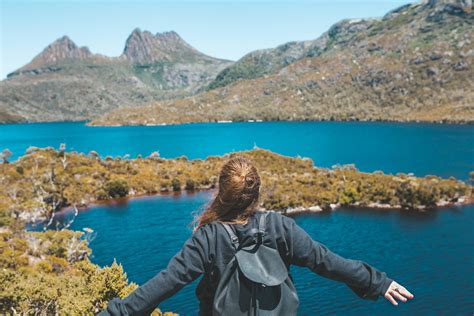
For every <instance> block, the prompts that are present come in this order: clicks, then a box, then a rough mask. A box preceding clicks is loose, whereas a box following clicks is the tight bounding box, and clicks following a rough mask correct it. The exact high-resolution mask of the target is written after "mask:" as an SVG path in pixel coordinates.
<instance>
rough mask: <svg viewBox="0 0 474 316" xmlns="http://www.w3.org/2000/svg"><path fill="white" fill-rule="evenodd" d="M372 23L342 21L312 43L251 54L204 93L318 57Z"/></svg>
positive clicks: (370, 21) (226, 70)
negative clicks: (328, 48) (329, 45)
mask: <svg viewBox="0 0 474 316" xmlns="http://www.w3.org/2000/svg"><path fill="white" fill-rule="evenodd" d="M372 24H373V21H372V20H343V21H341V22H339V23H337V24H335V25H333V26H332V27H331V28H330V29H329V30H328V31H327V32H325V33H324V34H323V35H321V36H320V37H319V38H317V39H315V40H312V41H300V42H289V43H285V44H283V45H280V46H278V47H276V48H269V49H262V50H257V51H253V52H250V53H248V54H247V55H245V56H244V57H242V58H241V59H239V60H238V61H237V62H235V63H234V64H232V65H230V66H229V67H227V68H225V69H224V70H222V71H221V72H220V73H219V74H218V75H217V77H216V79H214V80H213V81H212V82H211V83H210V84H209V86H208V87H207V90H212V89H215V88H219V87H224V86H227V85H229V84H231V83H233V82H235V81H239V80H248V79H256V78H259V77H263V76H265V75H269V74H274V73H276V72H278V71H279V70H281V69H282V68H284V67H286V66H288V65H290V64H292V63H294V62H295V61H298V60H301V59H303V58H306V57H316V56H319V55H321V54H322V53H323V52H324V50H325V48H326V47H327V46H328V44H329V43H330V41H338V42H342V41H343V40H344V39H347V38H349V37H350V36H351V35H352V34H353V33H355V32H358V31H360V30H362V29H367V28H368V27H370V26H371V25H372Z"/></svg>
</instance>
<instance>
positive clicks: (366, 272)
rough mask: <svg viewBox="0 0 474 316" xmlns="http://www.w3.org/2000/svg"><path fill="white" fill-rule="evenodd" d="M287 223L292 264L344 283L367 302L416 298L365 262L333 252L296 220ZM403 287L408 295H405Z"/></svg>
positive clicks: (393, 301)
mask: <svg viewBox="0 0 474 316" xmlns="http://www.w3.org/2000/svg"><path fill="white" fill-rule="evenodd" d="M285 222H286V223H285V225H286V226H287V227H286V231H287V234H288V236H287V241H288V242H289V243H290V245H289V246H290V247H289V249H290V261H291V263H293V264H295V265H298V266H305V267H308V268H310V269H311V270H312V271H313V272H315V273H317V274H319V275H321V276H324V277H326V278H329V279H332V280H336V281H340V282H344V283H345V284H347V285H348V286H349V287H350V288H351V289H352V290H353V291H354V292H355V293H356V294H357V295H358V296H359V297H361V298H364V299H374V300H375V299H377V298H378V297H379V296H384V297H385V298H387V299H388V300H389V301H391V302H392V303H396V301H395V300H396V299H400V300H402V301H404V299H405V301H406V299H407V298H413V295H411V293H409V292H408V291H406V289H404V288H403V287H402V286H400V285H398V283H396V282H394V281H393V280H391V279H390V278H388V277H387V275H386V274H385V273H384V272H380V271H379V270H377V269H375V268H373V267H372V266H370V265H368V264H367V263H365V262H362V261H359V260H351V259H345V258H343V257H341V256H339V255H337V254H335V253H333V252H331V251H330V250H329V249H328V248H326V247H325V246H324V245H322V244H321V243H319V242H317V241H314V240H313V239H312V238H311V237H310V236H309V235H308V234H307V233H306V232H305V231H304V230H303V229H302V228H301V227H299V226H298V225H296V223H295V222H294V220H292V219H288V220H286V221H285ZM395 284H396V285H395ZM392 285H393V288H395V287H397V286H398V288H400V289H399V290H397V291H396V292H395V293H394V291H393V290H392ZM402 288H403V291H406V293H405V292H402V290H401V289H402ZM402 293H404V294H402Z"/></svg>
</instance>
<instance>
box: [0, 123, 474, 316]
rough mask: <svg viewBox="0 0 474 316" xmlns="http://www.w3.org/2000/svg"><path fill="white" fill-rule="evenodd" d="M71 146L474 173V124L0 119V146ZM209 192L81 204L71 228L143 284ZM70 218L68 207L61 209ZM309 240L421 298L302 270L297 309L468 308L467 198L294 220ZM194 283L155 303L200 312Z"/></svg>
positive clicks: (101, 259) (470, 220)
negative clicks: (452, 203)
mask: <svg viewBox="0 0 474 316" xmlns="http://www.w3.org/2000/svg"><path fill="white" fill-rule="evenodd" d="M60 143H66V144H67V148H68V150H75V151H79V152H84V153H87V152H89V151H90V150H96V151H98V152H99V153H100V154H101V155H102V156H106V155H112V156H117V155H125V154H130V155H131V156H132V157H135V156H136V155H137V154H142V155H148V154H150V153H151V152H153V151H157V150H158V151H160V153H161V155H162V156H163V157H167V158H171V157H177V156H181V155H186V156H188V157H189V158H205V157H207V156H209V155H222V154H224V153H227V152H231V151H237V150H246V149H251V148H252V147H254V145H257V146H259V147H262V148H266V149H270V150H273V151H275V152H278V153H281V154H284V155H289V156H297V155H300V156H304V157H310V158H312V159H313V160H314V161H315V164H316V165H318V166H322V167H330V166H332V165H334V164H337V163H344V164H345V163H355V164H356V166H357V167H358V168H359V169H360V170H362V171H374V170H383V171H385V172H390V173H397V172H413V173H415V174H417V175H426V174H436V175H440V176H443V177H448V176H455V177H457V178H461V179H467V177H468V173H469V171H472V170H474V126H472V125H435V124H399V123H336V122H327V123H318V122H304V123H302V122H301V123H297V122H295V123H286V122H278V123H233V124H188V125H179V126H156V127H140V126H138V127H87V126H85V125H84V124H83V123H49V124H18V125H0V149H1V148H10V150H12V151H13V152H14V157H13V158H17V157H19V156H21V155H22V154H23V153H24V152H25V150H26V148H28V147H29V146H38V147H44V146H54V147H56V148H57V147H58V146H59V144H60ZM209 198H210V194H209V193H206V192H201V193H197V194H193V195H181V196H171V195H170V196H161V197H148V198H140V199H135V200H130V201H128V203H123V204H116V205H108V206H105V205H103V206H96V207H93V208H90V209H89V210H86V211H84V212H81V213H80V215H79V216H78V217H77V218H76V220H75V222H74V224H73V226H72V228H73V229H77V230H80V229H82V228H84V227H90V228H92V229H94V230H95V232H96V233H97V236H96V238H95V240H94V241H93V242H92V243H91V248H92V249H93V258H92V260H93V261H94V262H96V263H98V264H99V265H102V266H103V265H109V264H111V263H112V262H113V260H114V258H116V260H117V261H118V262H120V263H122V264H123V266H124V268H125V271H126V272H127V273H128V276H129V278H130V279H131V280H133V281H135V282H137V283H139V284H142V283H144V282H145V281H146V280H148V279H149V278H151V277H153V276H154V275H155V274H156V273H158V272H159V271H160V270H161V269H163V268H165V267H166V265H167V263H168V261H169V259H170V258H171V257H172V256H173V255H174V254H175V253H176V252H177V251H178V250H179V248H180V247H181V246H182V244H183V242H184V241H185V240H186V239H187V238H188V237H189V236H190V235H191V229H190V228H189V226H188V224H189V223H190V222H191V221H192V219H193V213H194V212H196V211H199V210H200V209H202V207H203V205H204V204H205V203H207V201H208V200H209ZM65 216H67V215H65ZM295 220H296V222H297V223H298V224H299V225H301V226H302V227H303V228H304V229H305V230H306V231H307V232H308V233H309V234H310V235H311V236H312V237H313V238H315V239H317V240H319V241H321V242H323V243H325V244H326V245H327V246H328V247H329V248H330V249H332V250H333V251H335V252H337V253H339V254H341V255H343V256H346V257H350V258H355V259H360V260H364V261H367V262H369V263H370V264H372V265H374V266H376V267H378V268H379V269H381V270H384V271H386V272H387V273H388V274H389V275H390V276H392V277H394V278H396V279H397V280H398V281H400V283H402V284H405V285H406V286H407V287H408V288H409V289H411V290H412V291H413V292H414V293H415V295H416V299H415V300H414V301H412V302H410V303H408V304H403V305H400V306H399V307H392V306H391V305H389V303H388V302H385V300H383V299H379V301H377V302H375V303H374V302H367V301H362V300H360V299H358V298H357V297H356V296H355V295H354V294H352V292H351V291H350V290H349V289H348V288H346V287H345V286H344V285H343V284H339V283H336V282H332V281H328V280H325V279H323V278H321V277H319V276H317V275H314V274H312V273H310V272H309V271H308V270H306V269H303V268H293V269H292V274H293V276H294V279H295V283H296V287H297V290H298V293H299V296H300V299H301V309H300V313H301V315H314V314H325V315H327V314H399V315H402V314H409V315H410V314H411V315H418V314H423V315H425V314H429V315H431V314H443V315H458V314H460V315H472V314H473V312H474V299H472V293H473V292H474V256H473V249H474V233H473V227H474V206H467V207H462V208H449V209H444V210H439V211H435V212H428V213H410V212H399V211H374V210H364V209H357V210H355V209H340V210H337V211H335V212H330V213H320V214H313V215H301V216H298V217H296V218H295ZM194 287H195V286H194V285H190V286H188V287H185V288H184V289H183V290H182V291H181V292H179V293H178V294H177V295H176V296H175V297H173V298H171V299H169V300H167V301H165V302H163V303H162V304H161V306H160V307H162V308H163V309H164V310H173V311H175V312H179V313H181V314H183V315H193V314H195V313H196V310H197V300H196V298H195V296H194Z"/></svg>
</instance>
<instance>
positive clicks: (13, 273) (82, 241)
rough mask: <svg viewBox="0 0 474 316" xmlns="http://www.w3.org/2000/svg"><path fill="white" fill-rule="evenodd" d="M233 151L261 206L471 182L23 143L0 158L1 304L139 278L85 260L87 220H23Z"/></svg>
mask: <svg viewBox="0 0 474 316" xmlns="http://www.w3.org/2000/svg"><path fill="white" fill-rule="evenodd" d="M235 155H243V156H246V157H248V158H250V159H252V160H253V161H254V162H255V163H256V165H257V167H258V168H259V170H260V174H261V177H262V200H261V207H262V208H266V209H272V210H276V211H281V212H288V213H289V212H294V211H295V210H296V211H304V210H322V209H329V208H334V207H336V206H338V205H352V206H366V207H392V208H401V207H402V208H407V209H417V208H418V209H420V208H430V207H436V206H440V205H444V204H449V203H467V202H470V201H471V197H472V190H473V187H472V186H471V185H468V184H466V183H463V182H461V181H458V180H456V179H454V178H451V179H441V178H439V177H436V176H427V177H424V178H417V177H414V176H412V175H407V174H397V175H387V174H383V173H381V172H375V173H363V172H359V171H357V170H356V168H355V167H354V166H352V165H344V166H334V167H333V168H332V169H321V168H316V167H315V166H314V165H313V162H312V161H311V160H309V159H303V158H291V157H285V156H281V155H278V154H275V153H272V152H270V151H267V150H262V149H254V150H251V151H245V152H239V153H232V154H229V155H226V156H222V157H208V158H207V159H205V160H200V159H197V160H188V159H187V158H186V157H180V158H176V159H163V158H160V157H159V154H157V153H154V154H152V155H150V156H149V157H147V158H140V157H139V158H136V159H124V158H120V157H115V158H113V157H106V158H101V157H100V156H99V155H98V153H96V152H91V153H89V154H88V155H85V154H80V153H74V152H72V153H70V152H66V151H65V146H64V145H63V146H61V148H60V150H54V149H52V148H45V149H38V148H30V149H29V150H28V151H27V153H26V154H25V155H24V156H23V157H21V158H19V159H18V160H17V161H15V162H10V163H9V162H8V159H6V160H4V162H3V163H1V164H0V226H1V227H0V284H2V286H1V287H0V312H1V313H4V314H5V313H7V314H8V313H12V314H13V313H24V314H56V313H59V314H94V313H96V312H97V311H99V310H101V309H102V308H104V307H105V306H106V304H107V302H108V300H110V299H111V298H113V297H116V296H119V297H124V296H126V295H127V294H128V293H130V292H131V291H132V290H133V289H134V288H135V287H136V285H135V284H133V283H129V282H128V280H127V276H126V274H125V273H124V271H123V269H122V267H121V266H120V265H119V264H117V263H113V264H112V265H111V266H110V267H104V268H100V267H99V266H97V265H95V264H93V263H91V262H90V260H89V258H88V257H89V254H90V252H91V250H90V249H89V248H88V246H87V245H88V241H90V240H91V239H92V238H93V236H94V232H93V231H92V230H90V229H88V228H85V229H84V232H74V231H70V230H67V229H64V228H63V229H62V230H60V231H57V230H46V231H43V232H31V231H26V230H25V226H24V225H25V224H26V223H29V222H35V221H42V222H44V223H46V224H45V225H46V227H48V226H49V225H50V224H51V223H52V222H53V219H54V216H55V214H56V212H57V211H58V210H60V209H62V208H64V207H72V208H74V209H76V210H77V208H79V207H80V206H85V205H87V204H89V203H91V202H96V201H100V200H107V199H111V198H116V197H124V196H128V197H130V196H136V195H142V194H156V193H167V192H179V191H183V190H188V191H193V190H202V189H212V188H214V187H215V186H216V184H217V179H218V178H217V176H218V170H219V168H220V166H221V165H222V163H224V162H225V161H226V160H227V159H228V158H229V157H232V156H235ZM67 226H68V225H66V228H67ZM155 314H157V315H161V312H160V311H158V310H156V311H155Z"/></svg>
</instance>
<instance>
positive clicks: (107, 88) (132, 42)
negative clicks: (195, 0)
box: [0, 29, 232, 122]
mask: <svg viewBox="0 0 474 316" xmlns="http://www.w3.org/2000/svg"><path fill="white" fill-rule="evenodd" d="M231 63H232V62H230V61H226V60H221V59H217V58H213V57H210V56H207V55H205V54H203V53H201V52H199V51H197V50H196V49H195V48H193V47H192V46H191V45H189V44H188V43H186V42H185V41H184V40H183V39H182V38H181V37H180V36H179V35H178V34H177V33H176V32H164V33H157V34H155V35H153V34H152V33H150V32H148V31H141V30H140V29H135V30H134V31H133V32H132V33H131V34H130V36H129V37H128V39H127V41H126V43H125V48H124V51H123V53H122V55H120V56H119V57H107V56H103V55H99V54H93V53H91V51H90V50H89V49H88V48H87V47H79V46H77V45H76V44H75V43H74V42H73V41H72V40H71V39H70V38H69V37H67V36H64V37H61V38H60V39H58V40H56V41H55V42H53V43H52V44H50V45H49V46H48V47H46V48H45V49H44V50H43V51H42V52H41V53H40V54H39V55H37V56H36V57H35V58H33V60H32V61H31V62H30V63H29V64H27V65H25V66H23V67H21V68H20V69H18V70H16V71H14V72H12V73H10V74H9V75H8V76H7V79H5V80H3V81H1V83H0V89H1V94H0V122H16V121H64V120H72V121H76V120H88V119H91V118H93V117H95V116H97V115H99V114H103V113H105V112H107V111H110V110H112V109H116V108H120V107H124V106H128V107H133V106H139V105H143V104H146V103H149V102H152V101H155V100H162V99H170V98H177V97H184V96H189V95H192V94H194V93H196V92H197V91H198V90H200V89H202V88H203V87H205V86H207V85H208V84H209V82H211V81H212V80H213V79H214V78H215V76H216V75H217V73H219V72H220V71H221V70H222V69H224V68H225V67H227V66H229V65H230V64H231Z"/></svg>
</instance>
